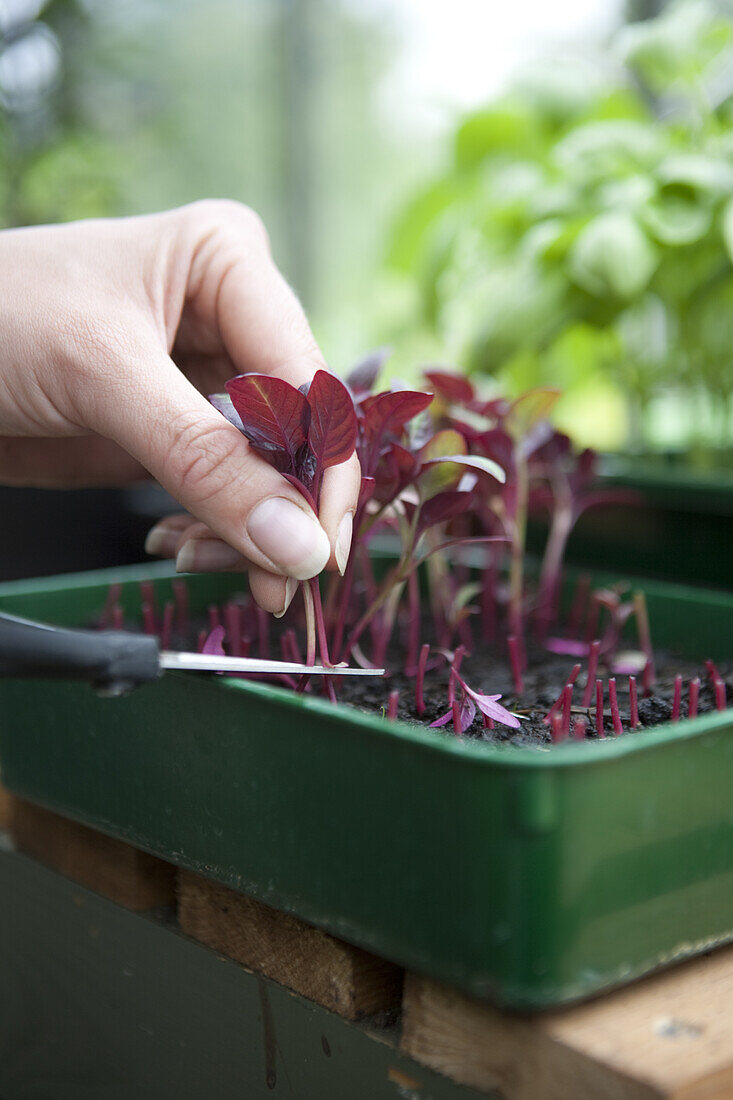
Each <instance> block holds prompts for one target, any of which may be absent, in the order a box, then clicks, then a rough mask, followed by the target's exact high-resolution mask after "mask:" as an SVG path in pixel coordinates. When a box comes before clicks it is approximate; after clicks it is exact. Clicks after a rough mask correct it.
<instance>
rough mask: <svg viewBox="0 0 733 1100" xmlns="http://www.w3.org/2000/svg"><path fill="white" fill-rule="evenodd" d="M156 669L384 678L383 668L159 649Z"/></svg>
mask: <svg viewBox="0 0 733 1100" xmlns="http://www.w3.org/2000/svg"><path fill="white" fill-rule="evenodd" d="M160 667H161V668H162V669H166V670H167V671H169V672H275V673H277V672H284V673H294V674H295V675H300V674H301V673H307V675H308V676H384V671H385V670H384V669H383V668H351V667H350V666H349V665H334V666H333V668H325V667H324V665H301V664H298V663H297V662H296V661H263V660H260V659H259V658H258V657H220V656H218V655H217V654H215V653H214V654H209V653H174V652H172V651H170V650H163V652H162V653H161V654H160Z"/></svg>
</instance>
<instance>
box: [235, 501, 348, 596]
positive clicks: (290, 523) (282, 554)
mask: <svg viewBox="0 0 733 1100" xmlns="http://www.w3.org/2000/svg"><path fill="white" fill-rule="evenodd" d="M247 532H248V534H249V537H250V538H251V539H252V541H253V542H254V544H255V546H256V547H257V548H258V549H259V550H260V551H261V553H263V554H264V555H265V557H266V558H269V559H270V561H271V562H272V563H273V565H275V566H276V567H277V568H278V569H282V571H283V572H284V573H289V574H290V575H291V576H292V577H296V578H297V579H298V580H299V581H304V580H306V579H307V578H308V577H315V576H316V575H317V574H318V573H320V572H321V570H322V569H323V568H324V567H325V565H326V562H327V561H328V559H329V558H330V556H331V547H330V544H329V541H328V536H327V534H326V532H325V531H324V530H323V528H322V527H321V525H320V523H318V521H317V520H315V519H311V517H310V516H309V515H307V514H306V513H305V512H304V511H303V509H302V508H299V507H298V505H297V504H292V503H291V502H290V501H289V500H286V499H285V498H284V497H269V498H268V499H267V500H263V501H261V502H260V503H259V504H258V505H257V507H256V508H255V509H253V511H252V512H251V513H250V517H249V521H248V523H247Z"/></svg>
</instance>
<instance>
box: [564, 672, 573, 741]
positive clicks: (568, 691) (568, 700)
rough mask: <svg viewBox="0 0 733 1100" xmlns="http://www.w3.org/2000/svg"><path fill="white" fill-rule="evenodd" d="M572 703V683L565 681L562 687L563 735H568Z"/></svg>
mask: <svg viewBox="0 0 733 1100" xmlns="http://www.w3.org/2000/svg"><path fill="white" fill-rule="evenodd" d="M572 705H573V685H572V684H570V683H567V684H566V685H565V687H564V688H563V701H562V732H563V737H569V736H570V708H571V707H572Z"/></svg>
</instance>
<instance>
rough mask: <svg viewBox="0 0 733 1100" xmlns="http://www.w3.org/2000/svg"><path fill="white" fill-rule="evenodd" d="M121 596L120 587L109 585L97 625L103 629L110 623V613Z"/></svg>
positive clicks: (118, 585) (117, 584)
mask: <svg viewBox="0 0 733 1100" xmlns="http://www.w3.org/2000/svg"><path fill="white" fill-rule="evenodd" d="M121 595H122V585H121V584H119V583H115V584H111V585H110V586H109V588H108V590H107V599H106V600H105V601H104V608H103V610H102V614H101V615H100V616H99V625H100V626H101V627H102V629H104V628H105V627H106V626H107V625H108V624H109V623H110V622H111V621H112V613H113V611H114V608H115V607H116V606H117V604H118V603H119V600H120V596H121Z"/></svg>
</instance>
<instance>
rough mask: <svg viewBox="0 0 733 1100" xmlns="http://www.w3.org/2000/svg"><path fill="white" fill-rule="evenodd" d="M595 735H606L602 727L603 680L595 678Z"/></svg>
mask: <svg viewBox="0 0 733 1100" xmlns="http://www.w3.org/2000/svg"><path fill="white" fill-rule="evenodd" d="M596 736H597V737H605V736H606V731H605V730H604V728H603V680H596Z"/></svg>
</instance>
